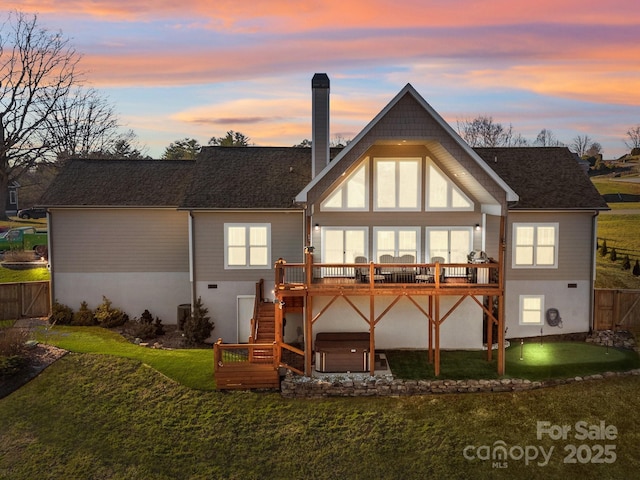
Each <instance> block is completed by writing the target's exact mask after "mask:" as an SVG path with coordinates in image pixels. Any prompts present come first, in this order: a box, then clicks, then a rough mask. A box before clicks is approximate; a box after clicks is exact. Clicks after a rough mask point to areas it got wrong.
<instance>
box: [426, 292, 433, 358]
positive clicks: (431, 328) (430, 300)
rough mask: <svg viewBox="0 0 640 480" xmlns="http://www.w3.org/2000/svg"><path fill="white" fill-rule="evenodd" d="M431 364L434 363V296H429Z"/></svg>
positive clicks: (428, 319)
mask: <svg viewBox="0 0 640 480" xmlns="http://www.w3.org/2000/svg"><path fill="white" fill-rule="evenodd" d="M427 321H428V322H427V323H428V324H429V364H432V363H433V295H429V318H427Z"/></svg>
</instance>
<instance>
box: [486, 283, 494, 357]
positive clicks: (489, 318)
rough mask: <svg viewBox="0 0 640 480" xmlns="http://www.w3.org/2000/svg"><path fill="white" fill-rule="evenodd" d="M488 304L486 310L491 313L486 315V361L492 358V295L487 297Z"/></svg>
mask: <svg viewBox="0 0 640 480" xmlns="http://www.w3.org/2000/svg"><path fill="white" fill-rule="evenodd" d="M487 299H488V302H489V306H488V310H489V311H490V312H492V314H491V315H487V362H490V361H491V360H492V359H493V348H491V347H492V346H493V296H492V295H490V296H488V297H487Z"/></svg>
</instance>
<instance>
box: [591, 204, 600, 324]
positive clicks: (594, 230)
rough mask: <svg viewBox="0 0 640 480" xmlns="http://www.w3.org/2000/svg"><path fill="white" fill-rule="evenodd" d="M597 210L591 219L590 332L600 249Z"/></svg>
mask: <svg viewBox="0 0 640 480" xmlns="http://www.w3.org/2000/svg"><path fill="white" fill-rule="evenodd" d="M599 214H600V212H598V211H597V210H596V211H595V213H594V214H593V215H592V217H591V279H590V280H591V281H590V284H591V285H590V287H589V330H590V331H591V330H593V321H594V318H593V316H594V305H593V303H594V302H595V288H596V251H597V249H598V215H599Z"/></svg>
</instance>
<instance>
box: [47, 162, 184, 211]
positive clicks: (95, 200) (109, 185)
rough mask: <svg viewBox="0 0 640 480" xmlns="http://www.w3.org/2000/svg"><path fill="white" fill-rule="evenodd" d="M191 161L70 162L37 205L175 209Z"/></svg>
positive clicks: (178, 202)
mask: <svg viewBox="0 0 640 480" xmlns="http://www.w3.org/2000/svg"><path fill="white" fill-rule="evenodd" d="M194 166H195V162H194V161H192V160H131V159H122V160H98V159H93V160H87V159H72V160H69V161H68V163H67V164H66V165H65V166H64V167H63V168H62V169H61V170H60V173H59V174H58V175H57V176H56V177H55V179H54V180H53V182H52V183H51V185H50V186H49V188H48V189H47V191H46V192H45V193H44V195H43V196H42V198H41V199H40V202H38V203H39V204H40V205H43V206H46V207H54V206H80V205H87V206H111V205H118V206H144V207H159V206H170V207H177V206H178V205H180V203H181V202H182V199H183V197H184V194H185V190H186V188H187V187H188V185H189V183H190V181H191V175H192V171H193V167H194Z"/></svg>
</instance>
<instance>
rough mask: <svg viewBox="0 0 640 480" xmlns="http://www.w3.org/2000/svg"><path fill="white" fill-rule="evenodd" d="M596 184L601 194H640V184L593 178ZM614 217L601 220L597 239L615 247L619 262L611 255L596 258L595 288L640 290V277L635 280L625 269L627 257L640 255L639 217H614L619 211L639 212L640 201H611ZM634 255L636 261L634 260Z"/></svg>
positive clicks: (639, 215)
mask: <svg viewBox="0 0 640 480" xmlns="http://www.w3.org/2000/svg"><path fill="white" fill-rule="evenodd" d="M592 182H593V184H594V185H595V186H596V188H597V189H598V191H599V192H600V194H602V195H605V194H616V193H621V194H629V195H640V183H634V182H621V181H616V180H613V179H611V178H608V177H603V178H600V177H594V178H592ZM609 207H610V208H611V210H612V211H613V213H611V214H602V215H600V216H599V217H598V237H599V238H606V239H607V247H608V248H609V250H611V249H612V248H613V247H615V248H616V252H617V254H618V260H617V261H616V262H612V261H611V260H610V257H609V255H607V256H606V257H601V256H600V255H599V253H598V254H597V255H596V285H595V286H596V288H626V289H640V277H634V276H633V275H632V274H631V271H630V270H623V269H622V262H623V260H624V255H626V254H629V256H630V257H631V258H632V262H631V267H632V268H633V264H634V263H635V258H638V256H640V214H623V215H617V214H615V211H616V210H628V209H640V203H638V202H610V203H609ZM634 254H635V258H634Z"/></svg>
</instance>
